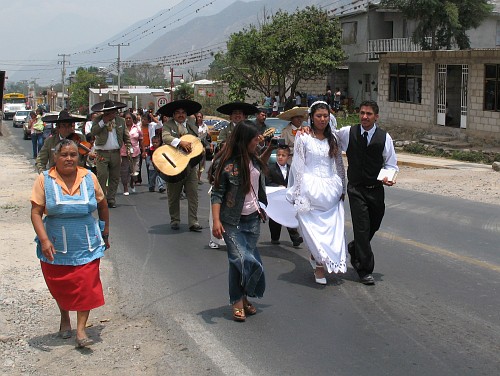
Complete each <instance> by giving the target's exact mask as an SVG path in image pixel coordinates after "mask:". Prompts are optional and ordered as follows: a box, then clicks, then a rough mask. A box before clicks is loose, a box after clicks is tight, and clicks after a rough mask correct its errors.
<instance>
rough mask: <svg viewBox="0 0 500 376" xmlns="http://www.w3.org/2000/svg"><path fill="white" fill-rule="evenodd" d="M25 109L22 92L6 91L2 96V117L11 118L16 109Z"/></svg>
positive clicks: (24, 98) (24, 97)
mask: <svg viewBox="0 0 500 376" xmlns="http://www.w3.org/2000/svg"><path fill="white" fill-rule="evenodd" d="M21 110H26V96H25V95H24V94H22V93H7V94H4V96H3V105H2V111H3V118H4V119H5V120H8V119H12V118H13V117H14V114H15V113H16V111H21Z"/></svg>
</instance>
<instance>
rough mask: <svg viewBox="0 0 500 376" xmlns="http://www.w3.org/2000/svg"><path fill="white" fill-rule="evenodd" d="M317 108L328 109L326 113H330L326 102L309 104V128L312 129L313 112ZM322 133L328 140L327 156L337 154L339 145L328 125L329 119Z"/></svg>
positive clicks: (313, 127) (331, 156)
mask: <svg viewBox="0 0 500 376" xmlns="http://www.w3.org/2000/svg"><path fill="white" fill-rule="evenodd" d="M319 109H325V110H327V111H328V115H330V114H331V112H330V106H329V105H328V104H327V103H326V102H318V103H316V104H314V105H313V106H311V109H310V113H309V118H310V120H311V128H312V130H313V131H314V130H315V129H316V127H315V126H314V120H313V118H314V113H315V112H316V111H318V110H319ZM323 135H324V136H325V138H326V139H327V140H328V145H329V146H330V150H329V151H328V156H329V157H330V158H333V157H334V156H336V155H337V153H338V150H339V147H338V144H337V137H335V135H334V134H333V132H332V128H331V127H330V120H329V121H328V125H327V126H326V128H325V129H324V131H323Z"/></svg>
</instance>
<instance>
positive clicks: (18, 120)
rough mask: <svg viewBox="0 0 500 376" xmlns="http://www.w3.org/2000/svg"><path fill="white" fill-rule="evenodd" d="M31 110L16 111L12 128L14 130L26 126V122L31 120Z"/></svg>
mask: <svg viewBox="0 0 500 376" xmlns="http://www.w3.org/2000/svg"><path fill="white" fill-rule="evenodd" d="M29 114H30V111H29V110H19V111H16V113H15V114H14V117H13V118H12V126H13V127H14V128H21V127H23V125H24V122H25V121H26V120H28V119H29Z"/></svg>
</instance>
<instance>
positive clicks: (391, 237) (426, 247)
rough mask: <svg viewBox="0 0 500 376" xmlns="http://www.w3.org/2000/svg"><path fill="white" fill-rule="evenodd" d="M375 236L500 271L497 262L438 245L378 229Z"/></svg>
mask: <svg viewBox="0 0 500 376" xmlns="http://www.w3.org/2000/svg"><path fill="white" fill-rule="evenodd" d="M345 223H346V225H350V226H351V227H352V222H350V221H345ZM375 236H380V237H382V238H384V239H388V240H395V241H397V242H400V243H403V244H406V245H410V246H413V247H416V248H420V249H423V250H425V251H428V252H431V253H434V254H437V255H440V256H444V257H449V258H451V259H454V260H458V261H462V262H466V263H468V264H471V265H474V266H478V267H480V268H484V269H488V270H491V271H494V272H500V265H495V264H492V263H489V262H486V261H482V260H478V259H475V258H473V257H469V256H464V255H459V254H456V253H453V252H450V251H448V250H447V249H444V248H441V247H436V246H433V245H429V244H424V243H420V242H417V241H415V240H411V239H406V238H402V237H400V236H397V235H394V234H393V233H388V232H384V231H378V232H377V234H376V235H375Z"/></svg>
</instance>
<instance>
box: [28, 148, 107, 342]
mask: <svg viewBox="0 0 500 376" xmlns="http://www.w3.org/2000/svg"><path fill="white" fill-rule="evenodd" d="M54 159H55V166H54V167H52V168H51V169H50V170H48V171H44V172H43V173H41V174H40V175H39V176H38V178H37V179H36V181H35V184H34V186H33V191H32V195H31V221H32V223H33V227H34V229H35V232H36V235H37V236H36V238H35V241H36V244H37V256H38V258H39V259H40V264H41V267H42V272H43V276H44V278H45V281H46V283H47V287H48V288H49V291H50V293H51V294H52V296H53V297H54V299H55V300H56V302H57V304H58V306H59V310H60V312H61V322H60V327H59V336H60V337H62V338H70V337H71V334H72V332H71V321H70V316H69V311H77V329H76V346H77V347H86V346H89V345H91V344H92V343H93V341H92V340H91V339H90V338H88V337H87V334H86V332H85V325H86V323H87V320H88V317H89V314H90V310H91V309H94V308H97V307H100V306H102V305H103V304H104V296H103V291H102V284H101V280H100V276H99V261H100V258H101V257H102V256H103V255H104V251H105V250H106V249H107V248H109V243H108V236H109V212H108V206H107V202H106V198H105V196H104V193H103V191H102V189H101V187H100V185H99V183H98V181H97V178H96V176H95V175H94V174H93V173H92V172H90V171H89V170H87V169H85V168H83V167H79V166H78V146H77V145H76V144H75V143H74V142H73V141H71V140H67V139H63V140H61V142H59V143H58V144H57V145H56V147H55V153H54ZM96 209H97V211H98V214H99V219H96V218H95V217H94V216H93V215H92V213H93V212H94V211H95V210H96Z"/></svg>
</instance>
